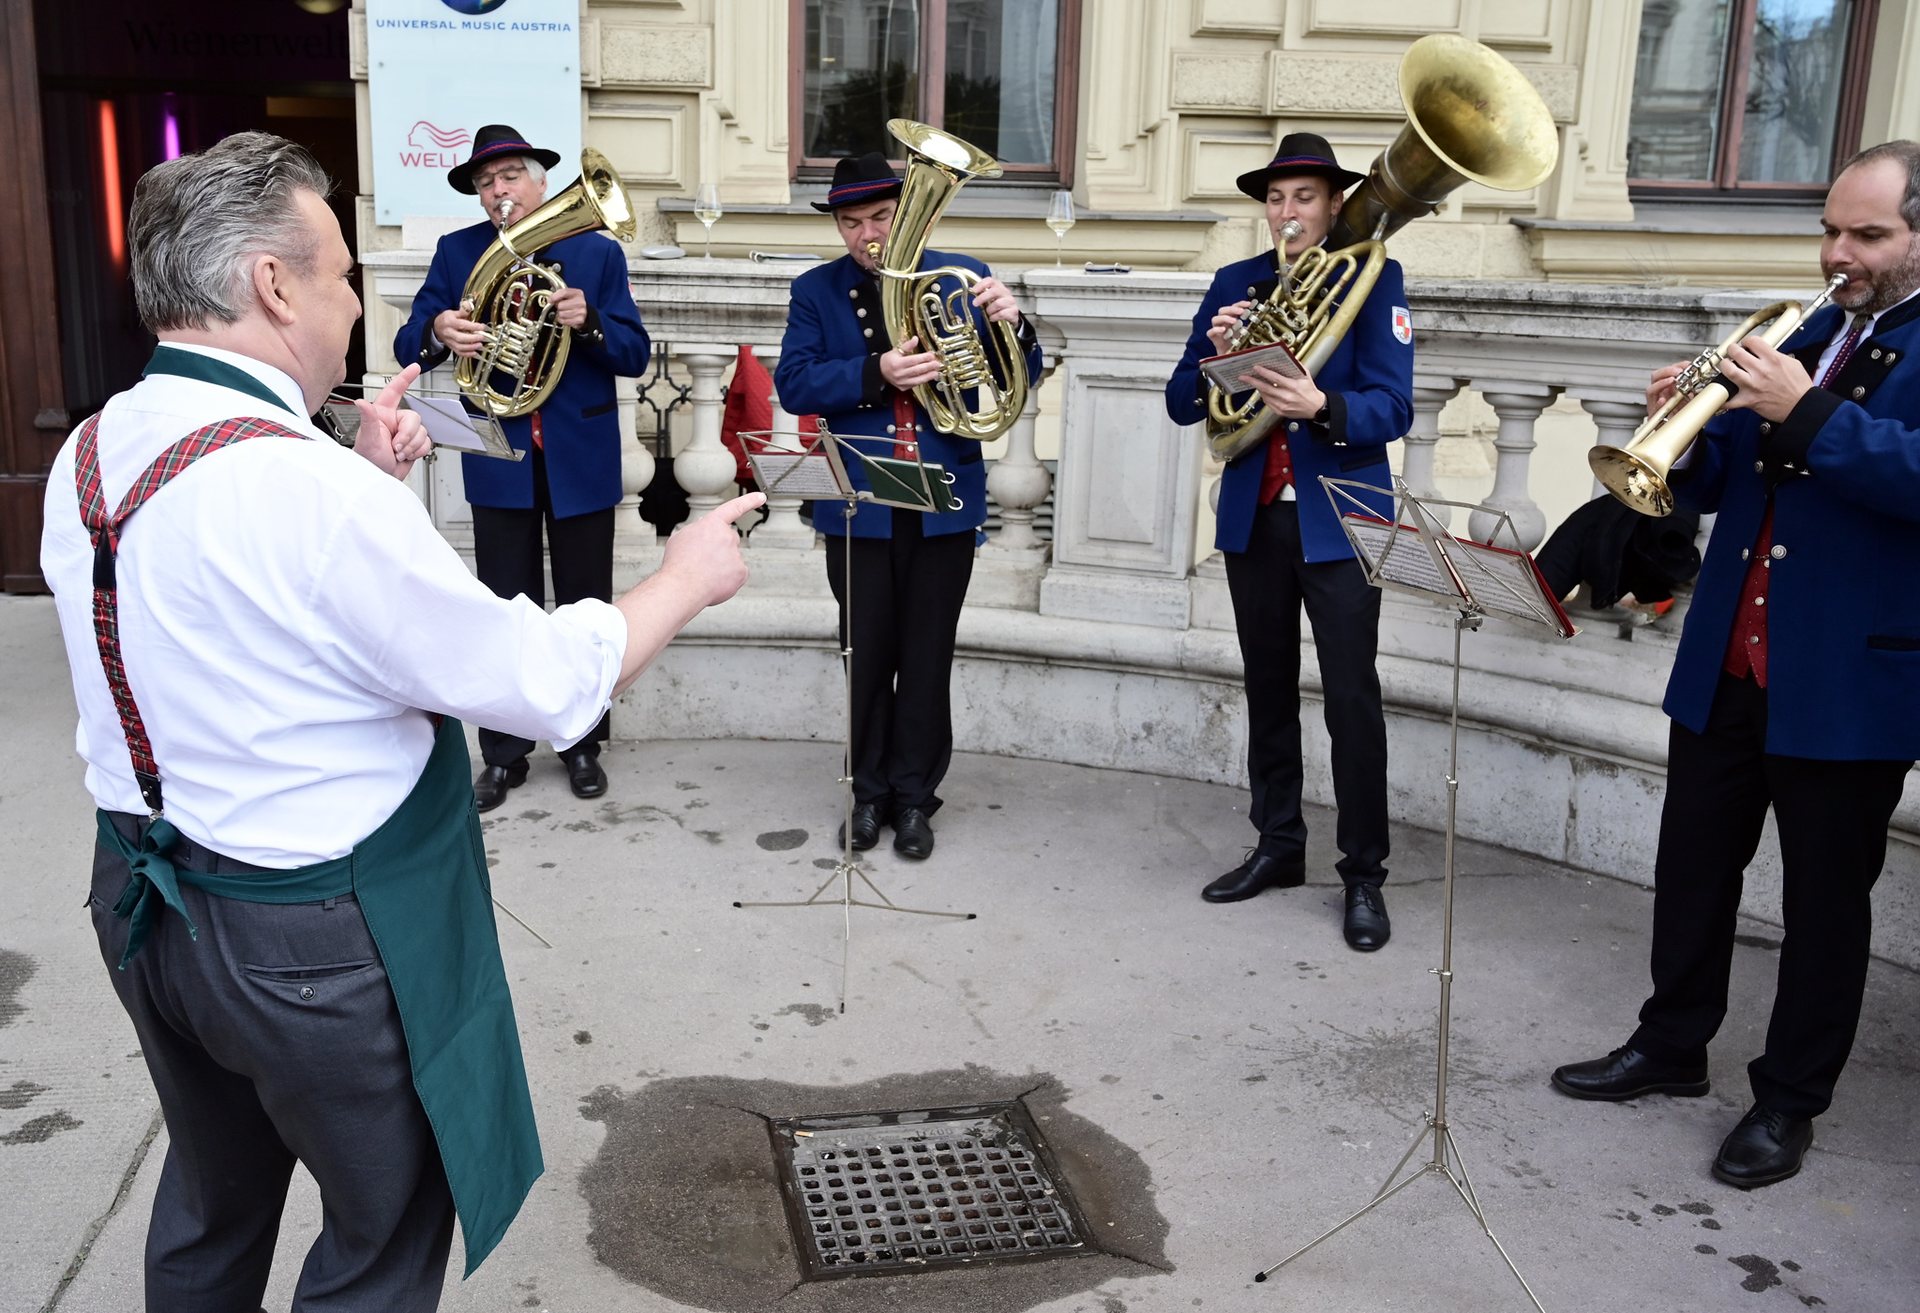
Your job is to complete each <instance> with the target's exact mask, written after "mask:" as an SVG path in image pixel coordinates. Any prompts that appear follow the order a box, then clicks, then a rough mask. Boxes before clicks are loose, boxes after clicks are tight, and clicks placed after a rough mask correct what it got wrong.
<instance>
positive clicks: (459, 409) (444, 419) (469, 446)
mask: <svg viewBox="0 0 1920 1313" xmlns="http://www.w3.org/2000/svg"><path fill="white" fill-rule="evenodd" d="M407 405H408V406H409V407H411V408H412V409H414V410H416V411H418V412H419V413H420V423H421V425H422V426H424V427H425V428H426V430H427V437H428V438H430V439H432V441H433V445H434V446H436V447H452V448H453V449H454V450H456V451H470V452H473V453H474V454H475V455H477V456H486V455H490V454H491V452H490V451H489V450H488V447H487V444H486V441H485V440H484V439H482V438H481V436H480V435H479V434H478V433H476V432H474V429H473V421H472V420H471V419H469V418H468V417H467V410H466V407H465V406H464V405H462V404H461V401H460V399H459V398H458V397H433V396H424V395H422V394H420V393H418V392H409V393H408V394H407Z"/></svg>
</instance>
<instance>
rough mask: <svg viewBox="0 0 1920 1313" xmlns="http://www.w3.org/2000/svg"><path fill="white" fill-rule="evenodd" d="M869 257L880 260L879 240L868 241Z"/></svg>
mask: <svg viewBox="0 0 1920 1313" xmlns="http://www.w3.org/2000/svg"><path fill="white" fill-rule="evenodd" d="M867 258H868V259H869V260H878V259H879V258H880V243H879V242H868V243H867Z"/></svg>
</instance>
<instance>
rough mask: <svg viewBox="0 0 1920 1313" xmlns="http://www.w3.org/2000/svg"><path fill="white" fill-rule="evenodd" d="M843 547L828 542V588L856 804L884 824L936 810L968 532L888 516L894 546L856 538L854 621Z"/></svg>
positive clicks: (949, 746)
mask: <svg viewBox="0 0 1920 1313" xmlns="http://www.w3.org/2000/svg"><path fill="white" fill-rule="evenodd" d="M845 551H846V543H845V541H844V540H843V539H839V538H833V537H829V538H828V539H827V548H826V554H827V582H828V584H829V585H830V586H831V587H832V588H833V596H834V599H835V600H836V601H838V602H839V603H840V642H841V644H842V645H843V646H846V645H849V642H850V644H851V646H852V648H853V673H852V688H853V761H852V762H851V763H850V767H851V769H850V771H849V773H850V774H851V775H852V776H853V796H854V801H856V802H862V803H872V804H874V805H875V806H877V807H879V809H880V814H881V815H882V816H885V817H891V816H893V815H894V814H896V813H897V812H899V811H901V810H902V809H903V808H907V807H918V808H919V809H920V810H922V811H924V812H926V813H928V814H929V815H931V814H932V813H933V812H935V811H938V810H939V808H940V798H939V795H938V793H937V792H936V790H938V789H939V787H940V781H941V780H943V779H945V778H946V775H947V766H948V763H949V762H951V761H952V759H953V701H952V697H951V694H950V685H951V683H952V679H953V644H954V637H955V635H956V634H957V633H958V632H959V629H960V608H961V607H962V606H963V605H964V604H965V602H966V600H967V583H968V581H969V580H971V579H972V578H973V535H972V534H971V533H950V534H937V535H935V536H933V537H926V536H925V535H923V534H922V533H921V524H920V516H919V515H917V514H915V513H914V512H912V511H894V512H893V536H892V537H891V538H855V539H854V540H853V606H852V612H853V621H852V630H851V632H849V630H848V621H847V612H848V606H847V566H846V560H845Z"/></svg>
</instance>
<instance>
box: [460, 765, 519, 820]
mask: <svg viewBox="0 0 1920 1313" xmlns="http://www.w3.org/2000/svg"><path fill="white" fill-rule="evenodd" d="M526 782H527V759H526V758H525V757H522V758H521V759H520V760H519V761H516V762H514V763H513V764H512V765H511V766H487V767H484V768H483V769H482V770H481V771H480V773H479V774H478V775H476V776H474V777H473V806H474V810H475V811H483V812H490V811H492V810H493V809H494V808H495V807H498V806H499V805H500V804H501V803H503V802H505V801H506V800H507V790H508V789H517V788H519V787H520V786H521V785H522V784H525V783H526Z"/></svg>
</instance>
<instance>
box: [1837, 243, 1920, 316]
mask: <svg viewBox="0 0 1920 1313" xmlns="http://www.w3.org/2000/svg"><path fill="white" fill-rule="evenodd" d="M1916 288H1920V233H1910V234H1908V236H1907V250H1906V254H1905V255H1902V256H1901V257H1900V259H1899V261H1898V262H1897V263H1895V264H1893V265H1891V266H1889V267H1888V268H1887V269H1885V270H1883V271H1882V272H1881V273H1879V274H1876V275H1874V276H1872V277H1869V278H1868V279H1866V286H1865V287H1863V288H1862V289H1861V290H1860V291H1859V292H1857V293H1855V294H1854V295H1853V297H1852V298H1851V299H1849V298H1848V297H1846V296H1844V295H1843V296H1837V297H1835V298H1834V304H1836V305H1838V306H1839V307H1840V308H1841V309H1843V310H1849V311H1853V312H1854V313H1856V314H1869V315H1877V314H1879V313H1880V312H1881V311H1882V310H1886V309H1888V308H1890V307H1892V306H1896V305H1899V304H1900V303H1901V302H1902V301H1904V300H1906V299H1907V298H1908V297H1909V296H1911V295H1913V293H1914V290H1915V289H1916Z"/></svg>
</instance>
